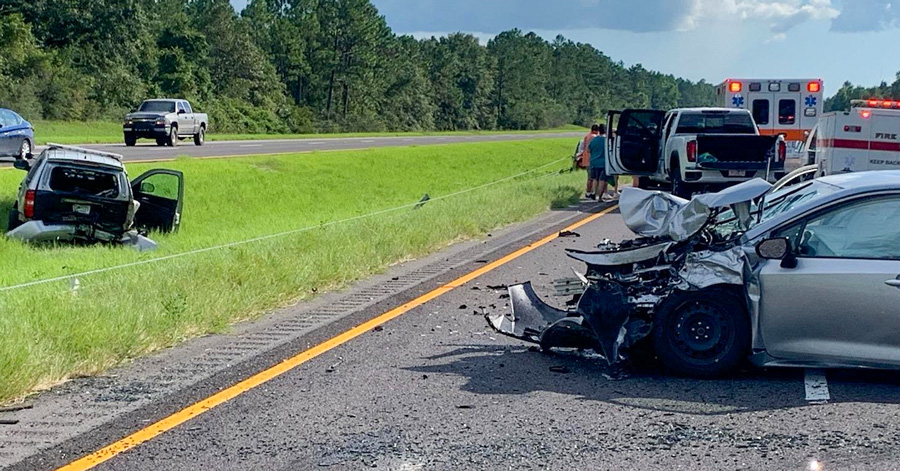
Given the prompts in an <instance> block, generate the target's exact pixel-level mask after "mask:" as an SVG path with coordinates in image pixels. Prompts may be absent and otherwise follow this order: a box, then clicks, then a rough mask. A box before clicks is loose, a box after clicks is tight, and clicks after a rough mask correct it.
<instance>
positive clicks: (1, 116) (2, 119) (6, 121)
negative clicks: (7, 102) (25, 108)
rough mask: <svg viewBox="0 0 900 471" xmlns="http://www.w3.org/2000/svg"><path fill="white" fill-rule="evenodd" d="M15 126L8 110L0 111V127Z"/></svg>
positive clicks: (14, 119) (13, 117)
mask: <svg viewBox="0 0 900 471" xmlns="http://www.w3.org/2000/svg"><path fill="white" fill-rule="evenodd" d="M13 124H16V118H15V116H14V115H13V114H12V112H11V111H9V110H0V125H2V126H12V125H13Z"/></svg>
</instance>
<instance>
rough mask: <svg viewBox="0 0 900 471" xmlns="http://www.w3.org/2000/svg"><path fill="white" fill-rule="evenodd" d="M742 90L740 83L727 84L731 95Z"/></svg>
mask: <svg viewBox="0 0 900 471" xmlns="http://www.w3.org/2000/svg"><path fill="white" fill-rule="evenodd" d="M743 88H744V86H743V84H741V82H731V83H730V84H728V89H729V90H731V93H739V92H740V91H741V90H742V89H743Z"/></svg>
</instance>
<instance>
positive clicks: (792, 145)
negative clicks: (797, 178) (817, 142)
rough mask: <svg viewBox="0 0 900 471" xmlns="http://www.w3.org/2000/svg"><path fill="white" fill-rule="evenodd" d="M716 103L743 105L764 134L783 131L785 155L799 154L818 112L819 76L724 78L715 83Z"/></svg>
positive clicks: (821, 85) (820, 97) (820, 107)
mask: <svg viewBox="0 0 900 471" xmlns="http://www.w3.org/2000/svg"><path fill="white" fill-rule="evenodd" d="M716 100H717V102H718V105H719V106H724V107H727V108H743V109H745V110H750V112H751V113H753V119H754V121H756V124H757V126H758V127H759V133H760V134H761V135H764V136H775V135H779V134H780V135H783V136H784V140H785V141H786V144H787V146H788V148H787V151H788V158H789V159H799V158H800V157H802V148H803V143H804V142H805V141H806V138H807V136H808V135H809V133H810V131H812V129H813V127H815V125H816V123H817V122H818V121H819V117H820V116H821V115H822V110H823V106H824V102H825V85H824V83H823V82H822V80H821V79H792V80H788V79H728V80H726V81H724V82H722V83H720V84H719V85H718V86H716Z"/></svg>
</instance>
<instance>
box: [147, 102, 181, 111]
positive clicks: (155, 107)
mask: <svg viewBox="0 0 900 471" xmlns="http://www.w3.org/2000/svg"><path fill="white" fill-rule="evenodd" d="M138 111H147V112H150V113H174V112H175V102H174V101H145V102H143V103H141V107H140V108H139V109H138Z"/></svg>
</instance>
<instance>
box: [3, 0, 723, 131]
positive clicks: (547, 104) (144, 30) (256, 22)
mask: <svg viewBox="0 0 900 471" xmlns="http://www.w3.org/2000/svg"><path fill="white" fill-rule="evenodd" d="M0 51H2V52H0V106H5V107H10V108H14V109H16V110H18V111H20V112H21V113H22V114H23V115H25V116H26V118H28V119H32V120H33V119H50V120H93V119H120V118H121V117H122V115H123V114H124V113H126V112H127V111H129V110H131V109H133V108H134V107H135V106H136V105H137V104H138V103H140V102H141V101H142V100H143V99H145V98H153V97H163V96H169V97H179V98H182V97H183V98H186V99H188V100H191V101H192V102H193V103H194V105H195V107H196V108H198V109H199V110H201V111H205V112H208V113H209V114H210V120H211V123H212V126H213V128H214V129H215V130H218V131H222V132H268V133H279V132H333V131H414V130H415V131H418V130H470V129H538V128H548V127H555V126H559V125H563V124H570V123H573V124H580V125H587V124H590V123H591V122H593V121H596V120H597V119H599V118H601V117H602V116H603V115H604V114H605V112H606V111H607V110H609V109H616V108H622V107H626V106H627V107H651V108H658V109H668V108H674V107H677V106H702V105H711V104H713V103H714V101H715V92H714V89H713V87H712V86H711V85H710V84H708V83H706V82H704V81H700V82H698V83H695V82H691V81H689V80H685V79H681V78H677V77H674V76H672V75H666V74H662V73H659V72H654V71H650V70H646V69H645V68H644V67H642V66H641V65H634V66H631V67H626V66H625V65H624V64H623V63H622V62H615V61H613V60H612V59H611V58H609V57H608V56H606V55H604V54H603V53H602V52H600V51H598V50H597V49H595V48H594V47H592V46H591V45H589V44H582V43H576V42H573V41H571V40H568V39H566V38H564V37H562V36H559V37H557V38H556V39H554V40H553V41H547V40H545V39H543V38H541V37H540V36H538V35H536V34H534V33H524V32H522V31H519V30H516V29H514V30H510V31H506V32H503V33H501V34H499V35H497V36H496V37H494V38H493V39H491V40H489V41H488V42H487V44H486V45H482V44H480V43H479V41H478V39H477V38H476V37H474V36H472V35H468V34H461V33H457V34H450V35H448V36H446V37H440V38H429V39H415V38H413V37H411V36H405V35H397V34H395V33H394V32H392V31H391V29H390V28H389V27H388V25H387V22H386V21H385V18H384V17H383V16H381V15H379V13H378V11H377V9H376V8H375V7H374V6H373V5H372V4H371V3H370V1H369V0H251V1H250V2H249V4H248V5H247V7H246V8H245V9H244V10H243V11H242V12H240V13H238V12H236V11H235V10H234V8H233V7H232V6H231V4H230V3H229V1H228V0H0Z"/></svg>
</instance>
